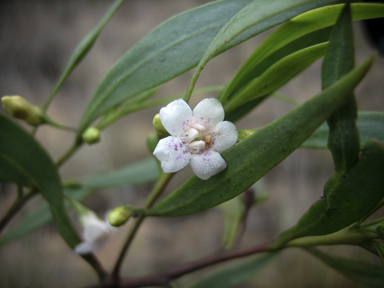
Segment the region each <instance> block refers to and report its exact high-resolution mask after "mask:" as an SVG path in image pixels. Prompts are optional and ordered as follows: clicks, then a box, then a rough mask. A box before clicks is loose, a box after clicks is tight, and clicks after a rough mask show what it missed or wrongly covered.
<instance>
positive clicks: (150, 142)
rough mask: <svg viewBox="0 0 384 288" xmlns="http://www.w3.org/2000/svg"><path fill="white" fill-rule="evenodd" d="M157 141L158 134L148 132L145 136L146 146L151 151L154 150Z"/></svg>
mask: <svg viewBox="0 0 384 288" xmlns="http://www.w3.org/2000/svg"><path fill="white" fill-rule="evenodd" d="M158 142H159V136H157V134H155V133H149V134H148V136H147V146H148V149H149V151H150V152H151V153H153V151H155V148H156V145H157V143H158Z"/></svg>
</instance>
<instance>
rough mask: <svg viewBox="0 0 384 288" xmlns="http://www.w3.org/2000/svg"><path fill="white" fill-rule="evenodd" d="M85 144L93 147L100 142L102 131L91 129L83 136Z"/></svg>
mask: <svg viewBox="0 0 384 288" xmlns="http://www.w3.org/2000/svg"><path fill="white" fill-rule="evenodd" d="M82 138H83V140H84V142H86V143H88V144H90V145H92V144H95V143H97V142H99V141H100V130H99V129H97V128H95V127H89V128H88V129H87V130H85V132H84V133H83V135H82Z"/></svg>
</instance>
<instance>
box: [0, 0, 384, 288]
mask: <svg viewBox="0 0 384 288" xmlns="http://www.w3.org/2000/svg"><path fill="white" fill-rule="evenodd" d="M207 2H210V1H203V0H200V1H198V0H184V1H172V0H141V1H126V2H125V3H124V4H123V5H122V7H121V8H120V10H119V11H118V12H117V13H116V15H115V16H114V17H113V19H112V20H111V21H110V22H109V23H108V24H107V26H106V27H105V28H104V30H103V32H102V33H101V35H100V37H99V39H98V40H97V42H96V44H95V46H94V47H93V49H92V50H91V52H90V53H89V54H88V55H87V57H86V58H85V59H84V60H83V62H82V63H81V64H80V65H79V66H78V67H77V68H76V69H75V71H74V72H73V73H72V75H71V76H70V77H69V78H68V80H67V81H66V82H65V84H64V85H63V86H62V88H61V89H60V91H59V92H58V94H57V96H56V98H55V99H54V101H53V102H52V104H51V106H50V108H49V110H48V114H49V115H50V116H51V117H52V118H53V119H54V120H56V121H57V122H59V123H62V124H64V125H67V126H72V127H77V126H78V125H79V123H80V120H81V118H82V114H83V113H84V111H85V108H86V106H87V103H88V101H89V100H90V98H91V96H92V95H93V93H94V91H95V89H96V87H97V86H98V84H99V83H100V81H101V80H102V79H103V78H104V76H105V75H106V73H107V72H108V70H109V69H110V68H111V67H112V66H113V64H114V63H115V62H116V61H117V60H118V59H119V58H120V57H121V56H122V55H123V54H124V53H125V52H126V51H127V50H129V49H130V48H131V47H132V46H133V45H135V44H136V43H137V42H138V41H139V40H140V39H141V38H143V37H144V36H145V35H146V34H147V33H149V32H150V31H151V30H152V29H154V28H155V27H156V26H157V25H159V24H160V23H162V22H163V21H165V20H167V19H168V18H170V17H172V16H174V15H176V14H178V13H181V12H183V11H186V10H189V9H191V8H194V7H197V6H200V5H203V4H205V3H207ZM112 3H113V1H105V0H104V1H101V0H92V1H91V0H84V1H76V0H67V1H48V0H47V1H31V0H29V1H22V0H14V1H1V2H0V95H1V96H4V95H21V96H23V97H24V98H26V99H27V100H28V101H30V102H31V103H33V104H36V105H40V106H42V105H44V103H45V101H46V100H47V99H48V96H49V94H50V93H51V91H52V89H53V87H54V85H55V83H56V81H57V79H58V78H59V76H60V74H61V71H62V69H63V68H64V67H65V65H66V63H67V61H68V59H69V58H70V56H71V54H72V51H73V50H74V48H75V47H76V46H77V44H78V43H79V42H80V41H81V40H82V38H83V37H84V36H85V35H86V34H87V33H88V32H89V31H91V30H92V29H93V27H94V26H95V25H96V24H97V23H98V21H99V20H100V19H101V17H102V16H103V15H104V13H105V12H106V11H107V9H108V8H109V7H110V5H111V4H112ZM270 32H271V31H267V32H265V33H263V34H261V35H259V36H257V37H255V38H253V39H250V40H249V41H247V42H245V43H243V44H241V45H239V46H237V47H235V48H234V49H232V50H230V51H227V52H225V53H224V54H222V55H220V56H218V57H216V58H215V59H214V60H212V61H211V62H210V63H209V64H208V65H207V66H206V68H205V69H204V70H203V72H202V74H201V76H200V78H199V80H198V83H197V87H205V86H210V85H223V84H225V83H226V82H227V81H228V80H229V79H230V78H231V76H232V75H233V74H234V73H235V72H236V70H237V69H238V68H239V67H240V66H241V65H242V63H243V62H244V61H245V60H246V59H247V57H248V56H249V55H250V54H251V53H252V51H253V50H254V49H255V48H256V47H257V45H258V44H259V43H260V42H261V41H262V40H263V39H264V38H265V37H266V35H268V33H270ZM355 44H356V63H357V64H359V63H361V62H362V61H363V60H364V59H366V58H367V57H368V56H370V55H371V54H372V53H376V52H375V49H374V48H373V47H372V46H370V43H369V42H368V41H367V38H366V36H365V34H364V30H363V29H362V25H361V23H355ZM376 54H377V55H376V61H375V63H374V66H373V68H372V69H371V71H370V72H369V74H368V75H367V77H366V78H365V79H364V81H363V83H362V84H361V85H360V86H359V87H358V88H357V90H356V98H357V101H358V105H359V109H360V110H376V111H383V107H384V106H383V104H384V100H383V97H382V91H384V81H383V67H384V66H383V64H384V59H383V57H382V56H381V55H380V54H378V53H376ZM320 68H321V61H318V62H316V63H315V64H314V65H312V66H311V67H309V68H308V69H307V70H305V71H304V72H303V73H302V74H301V75H299V76H298V77H297V78H296V79H294V80H293V81H291V82H290V83H289V84H288V85H286V86H284V87H283V88H282V89H280V90H279V92H280V93H282V94H284V95H287V96H289V97H292V98H293V99H294V100H295V101H297V102H299V103H302V102H304V101H306V100H307V99H309V98H310V97H312V96H314V95H315V94H317V93H318V92H320V87H321V85H320ZM191 75H192V72H191V71H190V72H188V73H185V74H184V75H181V76H179V77H178V78H176V79H174V80H172V81H170V82H169V83H166V84H165V85H164V86H163V87H161V88H160V89H159V92H158V93H157V96H156V97H166V96H170V95H174V94H177V93H183V92H185V91H186V89H187V86H188V83H189V80H190V77H191ZM213 96H215V94H206V95H202V96H200V97H195V98H192V101H191V106H192V107H193V106H194V105H196V104H197V103H198V102H199V101H200V100H201V99H202V98H205V97H213ZM293 108H294V106H293V105H291V104H288V103H285V102H282V101H280V100H277V99H274V98H271V99H269V100H267V101H265V102H264V103H263V104H262V105H260V106H259V107H258V108H257V109H256V110H254V111H253V112H252V113H251V114H250V115H249V116H247V117H246V118H244V119H243V120H241V121H240V122H238V123H237V127H238V129H252V128H257V127H262V126H264V125H266V124H268V123H270V122H271V121H273V120H274V119H276V118H278V117H280V116H281V115H283V114H285V113H286V112H288V111H290V110H292V109H293ZM159 109H160V107H155V108H153V109H147V110H144V111H140V112H136V113H133V114H130V115H129V116H126V117H124V118H122V119H121V120H119V121H118V122H116V123H115V124H113V125H112V126H110V127H108V128H107V129H106V130H104V131H103V133H102V141H101V142H100V143H99V144H98V145H94V146H87V147H83V148H81V150H80V151H79V152H78V153H77V154H75V156H74V157H73V158H72V159H71V160H70V161H68V162H67V163H66V164H65V165H64V166H63V167H62V168H61V170H60V173H61V177H62V179H63V180H65V179H70V178H79V177H82V176H85V175H88V174H90V173H92V172H96V171H107V170H112V169H117V168H119V167H122V166H125V165H128V164H129V163H134V162H136V161H139V160H140V159H143V158H145V157H148V156H149V155H150V153H149V151H148V149H147V146H146V136H147V134H148V133H150V132H154V129H153V127H152V118H153V116H154V115H155V114H156V113H158V111H159ZM0 110H1V112H0V113H5V112H4V111H3V110H2V108H1V109H0ZM19 124H21V125H23V123H20V122H19ZM24 127H25V128H26V129H28V130H30V128H29V127H26V126H25V125H24ZM37 139H38V140H39V141H40V143H41V144H42V145H43V146H44V147H45V148H46V149H47V151H48V152H49V154H50V155H51V156H52V158H53V159H54V160H57V159H58V158H59V157H60V156H61V155H62V154H63V153H64V152H65V151H66V150H67V149H68V148H69V147H70V145H71V144H72V142H73V140H74V135H73V134H72V133H70V132H63V131H59V130H56V129H54V128H50V127H44V126H43V127H41V128H40V129H39V130H38V133H37ZM332 174H333V164H332V158H331V155H330V153H329V152H328V151H317V150H306V149H299V150H297V151H296V152H294V153H293V154H292V155H291V156H289V157H288V158H287V159H286V160H284V161H283V162H282V163H281V164H279V165H278V166H277V167H275V168H274V169H273V170H272V171H270V172H269V173H268V174H267V175H266V176H265V177H264V178H263V187H264V189H263V190H264V191H263V192H266V193H269V194H270V198H269V200H268V201H267V202H265V203H263V204H262V205H260V206H257V208H256V209H253V210H252V211H251V213H250V215H249V219H248V223H247V230H246V232H245V234H244V237H243V239H242V241H241V243H240V245H239V247H237V248H245V247H251V246H254V245H258V244H264V243H269V242H271V241H272V240H273V239H274V238H276V237H277V236H278V235H279V233H280V232H282V231H283V230H285V229H287V228H289V227H291V226H293V225H294V224H296V222H297V220H298V219H299V218H300V217H301V215H302V214H303V213H304V212H305V211H306V210H307V209H308V208H309V207H310V205H311V204H312V203H314V202H315V201H317V200H318V199H320V197H321V196H322V192H323V191H322V187H323V186H324V184H325V182H326V181H327V179H328V178H329V177H331V176H332ZM190 175H191V171H190V170H189V169H186V170H183V171H182V172H181V173H179V174H178V175H177V176H176V177H174V179H173V180H172V182H171V183H170V185H169V187H168V189H167V193H169V192H171V191H172V190H173V189H175V188H176V187H178V186H179V185H180V184H181V183H183V182H184V181H185V180H186V179H187V178H188V177H189V176H190ZM150 189H151V185H150V184H148V185H144V186H141V187H128V188H120V189H109V190H100V191H96V192H95V193H94V194H93V195H92V196H91V197H89V198H88V199H87V200H86V201H85V202H84V203H85V205H86V206H88V207H89V208H92V209H94V210H95V211H96V212H97V213H98V214H99V215H100V217H104V216H103V215H104V213H105V212H106V211H107V210H109V209H111V208H113V207H116V206H118V205H123V204H125V203H129V204H132V205H142V204H143V202H144V199H145V197H146V196H147V195H148V192H149V190H150ZM15 197H16V189H15V187H14V186H13V185H10V184H3V185H2V186H1V190H0V217H2V216H3V215H4V214H5V212H6V211H7V209H8V207H9V206H10V205H11V203H12V202H13V201H14V199H15ZM42 202H43V200H42V199H41V197H40V196H37V197H35V198H34V199H33V200H32V201H31V202H30V203H28V205H26V206H25V207H24V208H23V209H22V210H21V211H20V213H19V214H18V215H17V217H15V218H14V219H13V220H12V222H11V223H10V225H9V227H8V228H11V227H12V226H14V225H16V224H17V223H18V222H19V221H20V220H21V219H23V218H24V217H25V216H27V215H28V214H29V213H30V212H31V211H33V210H34V208H35V207H37V206H38V205H39V204H41V203H42ZM71 215H72V218H73V219H74V220H75V217H74V215H73V214H71ZM75 221H76V220H75ZM77 226H78V225H77ZM130 226H131V223H128V224H127V225H125V226H123V227H122V228H121V229H119V231H118V232H117V233H116V234H115V235H114V236H113V237H112V239H111V241H110V242H109V243H108V245H107V247H106V248H105V249H103V250H101V251H99V252H96V255H97V257H98V258H99V259H100V261H101V263H103V265H104V266H105V267H106V268H107V269H109V270H110V269H112V267H113V264H114V261H115V258H116V257H117V255H118V251H119V249H120V248H119V247H120V246H121V245H122V243H123V242H124V239H125V235H126V233H127V231H128V229H129V228H130ZM79 231H80V230H79ZM6 232H7V229H5V231H3V233H6ZM222 233H223V217H222V214H221V212H220V211H219V210H218V209H211V210H209V211H207V212H204V213H200V214H198V215H194V216H190V217H179V218H158V219H152V218H151V219H147V220H146V221H145V223H144V224H143V225H142V227H141V229H140V230H139V233H138V235H137V237H136V239H135V241H134V243H133V246H132V249H131V250H130V251H129V254H128V257H127V258H126V261H125V263H124V266H123V276H138V275H144V274H147V273H149V272H156V271H161V270H164V269H167V268H170V267H173V266H175V265H178V264H180V263H184V262H187V261H191V260H196V259H199V258H201V257H203V256H208V255H211V254H212V253H215V252H217V251H219V250H220V247H221V239H222ZM323 250H324V251H331V252H333V251H335V252H337V254H340V255H344V256H351V257H353V258H355V259H365V261H367V262H369V263H376V264H377V263H379V261H378V258H377V257H374V256H371V255H369V254H368V252H365V250H362V249H358V248H355V247H344V246H340V247H327V248H325V249H323ZM216 267H217V266H216ZM208 270H209V269H205V270H204V271H200V272H198V273H195V274H193V275H188V276H186V277H183V278H182V279H180V281H178V283H179V285H178V286H177V287H184V286H185V285H186V283H189V282H190V281H193V280H194V279H197V277H199V276H200V275H203V274H204V273H205V272H207V271H208ZM96 281H97V279H96V275H95V273H94V272H93V271H92V269H91V268H90V267H88V265H87V263H86V262H85V261H83V260H82V259H81V258H80V257H78V256H77V255H76V254H75V253H74V252H72V251H71V250H70V249H69V248H68V246H67V245H66V244H65V243H64V241H63V240H62V239H61V238H60V237H59V236H58V234H57V233H56V231H55V228H54V226H53V225H52V224H51V225H48V226H46V227H44V228H42V229H39V230H38V231H36V232H34V233H33V234H31V235H29V236H27V237H25V238H23V239H21V240H18V241H15V242H13V243H11V244H9V245H7V246H5V247H2V248H1V249H0V287H81V286H84V285H87V284H92V283H96ZM238 287H245V288H246V287H365V286H364V285H361V284H359V283H355V282H352V281H350V280H348V279H346V278H345V277H344V276H342V275H340V274H338V273H337V272H334V271H333V270H331V269H330V268H328V267H326V266H325V265H324V264H322V263H320V262H319V261H318V260H316V259H315V258H313V257H312V256H310V255H307V254H305V252H303V251H301V250H299V249H289V250H286V251H284V252H283V253H281V254H280V256H278V258H277V259H275V260H274V262H272V263H271V264H269V265H268V266H267V267H266V268H265V269H264V270H263V271H262V272H261V273H259V274H258V275H257V276H256V277H254V278H252V279H251V280H250V281H248V282H247V283H244V284H241V285H238Z"/></svg>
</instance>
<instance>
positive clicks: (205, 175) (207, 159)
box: [191, 151, 227, 180]
mask: <svg viewBox="0 0 384 288" xmlns="http://www.w3.org/2000/svg"><path fill="white" fill-rule="evenodd" d="M226 167H227V163H225V161H224V159H223V158H222V157H221V155H220V153H218V152H215V151H207V152H205V153H203V154H201V155H198V154H196V155H192V158H191V168H192V170H193V172H194V173H195V174H196V176H197V177H199V178H200V179H203V180H207V179H209V178H210V177H211V176H213V175H216V174H217V173H219V172H221V171H223V170H224V169H225V168H226Z"/></svg>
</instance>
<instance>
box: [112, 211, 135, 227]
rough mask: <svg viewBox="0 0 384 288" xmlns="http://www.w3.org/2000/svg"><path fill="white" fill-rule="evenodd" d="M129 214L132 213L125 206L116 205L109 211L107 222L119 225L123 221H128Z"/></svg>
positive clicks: (123, 222)
mask: <svg viewBox="0 0 384 288" xmlns="http://www.w3.org/2000/svg"><path fill="white" fill-rule="evenodd" d="M131 215H132V213H131V211H130V210H129V209H128V208H127V207H124V206H122V207H117V208H115V209H113V211H112V212H110V213H109V215H108V221H109V224H111V225H112V226H115V227H119V226H121V225H123V224H125V222H127V221H128V219H129V217H131Z"/></svg>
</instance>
